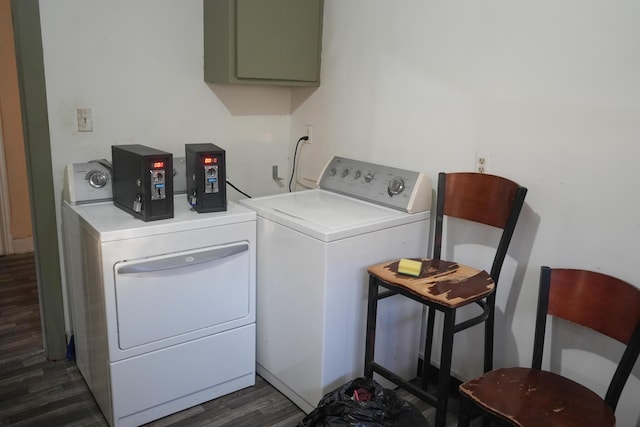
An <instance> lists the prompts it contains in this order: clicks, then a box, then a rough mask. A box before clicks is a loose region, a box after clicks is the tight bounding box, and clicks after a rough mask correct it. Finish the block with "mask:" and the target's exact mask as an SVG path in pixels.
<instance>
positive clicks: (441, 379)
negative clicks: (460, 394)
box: [435, 310, 456, 427]
mask: <svg viewBox="0 0 640 427" xmlns="http://www.w3.org/2000/svg"><path fill="white" fill-rule="evenodd" d="M455 321H456V312H455V310H447V311H445V312H444V327H443V331H442V354H441V355H440V372H439V374H438V400H437V402H436V423H435V427H444V426H445V424H446V422H447V405H448V403H449V384H450V382H451V358H452V355H453V334H454V326H455Z"/></svg>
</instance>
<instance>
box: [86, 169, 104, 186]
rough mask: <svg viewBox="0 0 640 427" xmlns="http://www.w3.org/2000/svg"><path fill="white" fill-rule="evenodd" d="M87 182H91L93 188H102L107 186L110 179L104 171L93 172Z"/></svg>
mask: <svg viewBox="0 0 640 427" xmlns="http://www.w3.org/2000/svg"><path fill="white" fill-rule="evenodd" d="M87 181H89V185H90V186H92V187H93V188H102V187H104V186H105V185H107V183H108V182H109V178H108V177H107V174H105V173H104V172H102V171H92V172H89V174H88V176H87Z"/></svg>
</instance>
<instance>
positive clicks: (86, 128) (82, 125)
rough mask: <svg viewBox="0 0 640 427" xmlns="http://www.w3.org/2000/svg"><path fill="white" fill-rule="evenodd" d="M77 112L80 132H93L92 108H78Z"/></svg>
mask: <svg viewBox="0 0 640 427" xmlns="http://www.w3.org/2000/svg"><path fill="white" fill-rule="evenodd" d="M76 114H77V116H78V132H93V116H92V115H91V108H78V109H76Z"/></svg>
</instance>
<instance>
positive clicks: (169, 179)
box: [111, 144, 173, 221]
mask: <svg viewBox="0 0 640 427" xmlns="http://www.w3.org/2000/svg"><path fill="white" fill-rule="evenodd" d="M111 160H112V163H113V203H114V204H115V205H116V206H117V207H119V208H120V209H122V210H124V211H126V212H129V213H130V214H132V215H133V216H135V217H137V218H140V219H141V220H143V221H154V220H157V219H167V218H173V155H172V154H171V153H167V152H166V151H161V150H157V149H155V148H151V147H147V146H145V145H140V144H130V145H112V146H111Z"/></svg>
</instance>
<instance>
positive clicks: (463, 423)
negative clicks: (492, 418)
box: [458, 396, 471, 427]
mask: <svg viewBox="0 0 640 427" xmlns="http://www.w3.org/2000/svg"><path fill="white" fill-rule="evenodd" d="M470 423H471V402H469V400H468V399H467V398H466V397H464V396H460V409H459V411H458V427H469V424H470Z"/></svg>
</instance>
